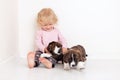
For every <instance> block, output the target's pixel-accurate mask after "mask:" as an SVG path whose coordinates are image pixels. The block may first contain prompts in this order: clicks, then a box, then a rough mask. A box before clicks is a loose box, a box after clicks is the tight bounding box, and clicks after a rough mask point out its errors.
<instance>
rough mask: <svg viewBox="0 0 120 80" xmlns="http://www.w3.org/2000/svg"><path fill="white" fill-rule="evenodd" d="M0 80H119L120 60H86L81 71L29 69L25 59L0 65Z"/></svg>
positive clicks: (60, 67)
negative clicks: (84, 66)
mask: <svg viewBox="0 0 120 80" xmlns="http://www.w3.org/2000/svg"><path fill="white" fill-rule="evenodd" d="M0 80H120V60H88V61H87V62H86V68H85V69H83V70H80V71H78V70H75V69H72V70H69V71H66V70H64V69H63V65H61V64H57V65H56V67H55V68H53V69H46V68H45V67H44V66H40V67H38V68H34V69H29V68H28V67H27V63H26V60H25V59H12V60H10V61H8V62H7V63H2V64H0Z"/></svg>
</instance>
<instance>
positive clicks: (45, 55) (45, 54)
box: [40, 53, 52, 57]
mask: <svg viewBox="0 0 120 80" xmlns="http://www.w3.org/2000/svg"><path fill="white" fill-rule="evenodd" d="M50 56H52V55H51V54H49V53H43V54H41V55H40V57H50Z"/></svg>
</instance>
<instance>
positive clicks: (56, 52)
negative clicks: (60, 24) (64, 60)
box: [54, 46, 60, 55]
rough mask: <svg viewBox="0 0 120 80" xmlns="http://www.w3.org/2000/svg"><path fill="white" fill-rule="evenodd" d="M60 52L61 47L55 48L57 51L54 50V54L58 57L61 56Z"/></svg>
mask: <svg viewBox="0 0 120 80" xmlns="http://www.w3.org/2000/svg"><path fill="white" fill-rule="evenodd" d="M59 50H60V48H59V47H57V46H55V50H54V53H55V54H57V55H60V53H58V51H59Z"/></svg>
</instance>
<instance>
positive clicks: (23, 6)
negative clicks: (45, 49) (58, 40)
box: [0, 0, 120, 80]
mask: <svg viewBox="0 0 120 80" xmlns="http://www.w3.org/2000/svg"><path fill="white" fill-rule="evenodd" d="M119 4H120V1H119V0H100V1H96V0H87V1H86V0H85V1H84V0H82V1H81V0H70V1H68V0H60V1H58V0H53V1H50V0H32V1H31V0H10V1H9V0H0V10H1V12H0V75H1V76H0V80H10V79H11V80H39V79H43V80H58V79H61V80H67V79H71V80H73V79H74V80H120V77H119V74H120V69H119V67H120V49H119V48H120V46H119V45H120V36H119V34H120V31H119V30H120V23H119V22H120V15H119V14H120V5H119ZM71 5H73V6H71ZM44 7H50V8H52V9H53V10H54V11H55V12H56V14H57V15H58V19H59V23H58V24H57V27H58V28H59V29H60V30H61V32H62V34H63V35H64V36H65V38H66V39H67V42H68V46H69V47H71V46H73V45H76V44H81V45H83V46H84V47H85V49H86V52H87V54H88V58H87V61H86V66H85V69H82V70H76V69H71V70H69V71H66V70H64V69H63V65H62V64H57V65H56V67H55V68H53V69H47V68H45V67H44V66H43V65H41V66H39V67H38V68H34V69H29V68H28V66H27V60H26V55H27V53H28V52H29V51H32V50H34V36H35V30H36V27H37V24H36V15H37V12H38V11H39V10H40V9H42V8H44ZM73 30H74V31H73ZM71 35H73V36H71Z"/></svg>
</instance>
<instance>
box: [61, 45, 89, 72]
mask: <svg viewBox="0 0 120 80" xmlns="http://www.w3.org/2000/svg"><path fill="white" fill-rule="evenodd" d="M86 56H87V54H86V52H85V49H84V47H83V46H81V45H77V46H73V47H71V48H69V49H68V52H67V53H66V54H64V56H63V63H64V69H65V70H69V69H70V68H77V69H82V68H84V67H85V66H84V64H85V61H86Z"/></svg>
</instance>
